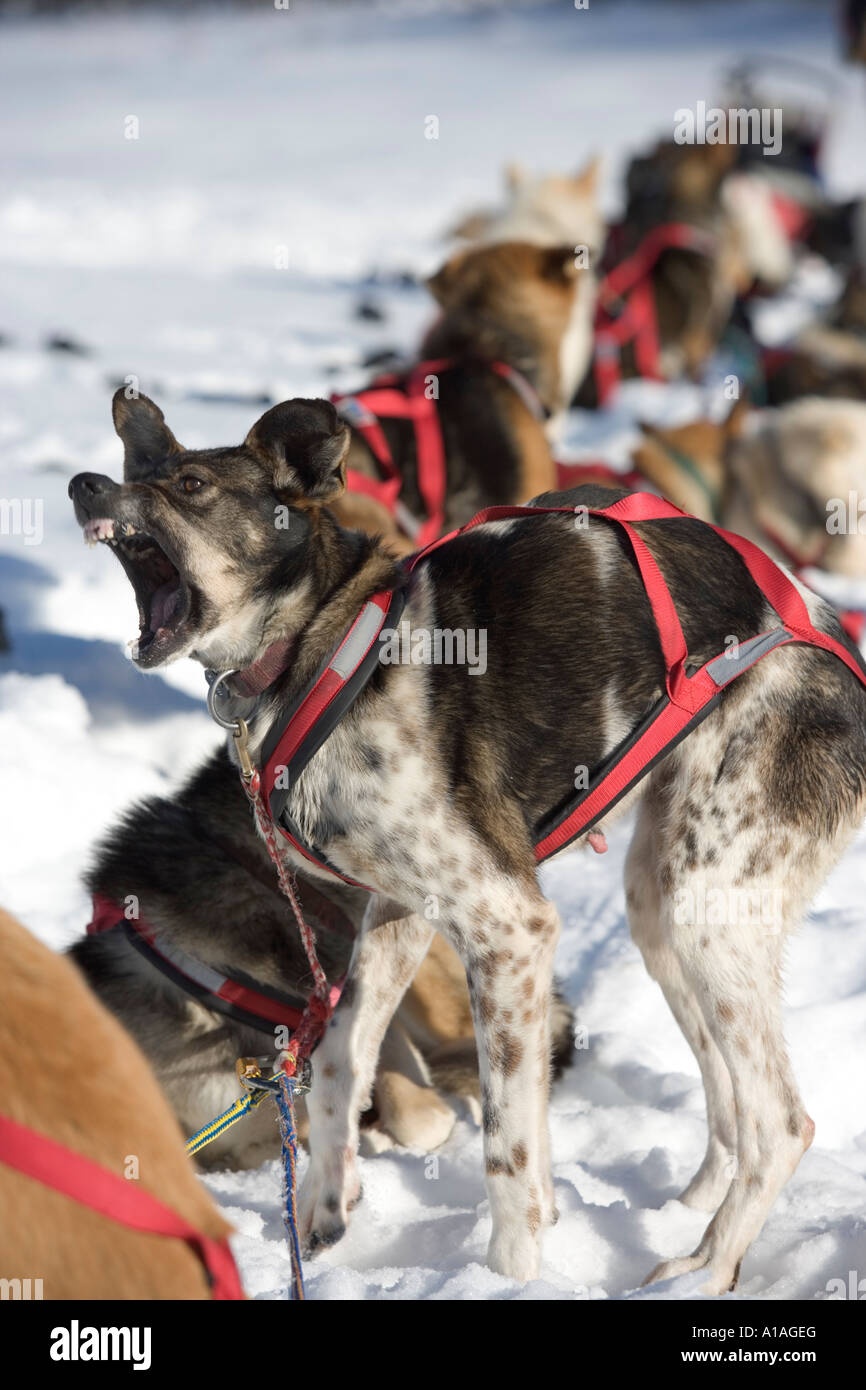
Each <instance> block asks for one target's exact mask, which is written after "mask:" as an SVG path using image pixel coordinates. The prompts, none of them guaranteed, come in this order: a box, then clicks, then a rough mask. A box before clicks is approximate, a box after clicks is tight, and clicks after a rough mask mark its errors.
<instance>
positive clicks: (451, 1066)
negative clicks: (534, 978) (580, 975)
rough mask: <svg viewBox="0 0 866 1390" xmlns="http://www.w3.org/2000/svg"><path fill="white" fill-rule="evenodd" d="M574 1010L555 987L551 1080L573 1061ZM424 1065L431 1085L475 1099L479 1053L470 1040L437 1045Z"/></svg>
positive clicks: (552, 1008)
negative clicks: (428, 1071)
mask: <svg viewBox="0 0 866 1390" xmlns="http://www.w3.org/2000/svg"><path fill="white" fill-rule="evenodd" d="M574 1030H575V1016H574V1009H573V1008H572V1007H571V1005H570V1004H569V1003H567V1002H566V1000H565V999H564V998H563V996H562V994H561V992H560V990H559V988H558V987H557V986H554V990H553V998H552V1000H551V1015H550V1066H551V1075H552V1077H553V1080H554V1081H558V1080H559V1078H560V1077H561V1076H562V1073H563V1071H564V1070H565V1068H566V1067H570V1066H571V1065H572V1063H573V1061H574ZM426 1060H427V1065H428V1067H429V1068H430V1075H431V1078H432V1080H433V1084H434V1086H436V1087H437V1089H439V1090H440V1091H446V1092H447V1093H448V1094H450V1095H454V1096H463V1097H465V1098H467V1099H473V1100H477V1099H478V1098H479V1095H480V1087H479V1082H478V1053H477V1052H476V1049H475V1040H474V1039H473V1038H455V1039H454V1040H453V1041H451V1042H446V1043H440V1044H439V1046H438V1047H434V1048H433V1050H432V1051H431V1052H429V1053H428V1054H427V1058H426Z"/></svg>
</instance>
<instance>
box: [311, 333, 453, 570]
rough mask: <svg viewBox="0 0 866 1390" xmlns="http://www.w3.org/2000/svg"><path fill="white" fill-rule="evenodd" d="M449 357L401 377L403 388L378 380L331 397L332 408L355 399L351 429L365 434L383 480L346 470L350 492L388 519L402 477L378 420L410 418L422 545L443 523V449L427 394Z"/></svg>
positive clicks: (432, 401) (422, 364) (392, 377)
mask: <svg viewBox="0 0 866 1390" xmlns="http://www.w3.org/2000/svg"><path fill="white" fill-rule="evenodd" d="M452 365H453V363H452V362H451V360H450V358H445V357H443V358H437V359H434V360H431V361H427V362H419V363H418V364H417V366H415V367H413V368H412V371H411V372H410V373H409V375H408V376H407V377H406V379H405V390H404V389H399V386H398V383H399V382H400V378H399V377H398V376H396V375H393V374H391V375H388V376H383V377H380V378H379V379H378V380H377V381H376V382H374V383H373V385H372V386H368V387H367V389H366V390H364V391H358V392H356V393H354V394H353V395H349V396H341V395H337V396H332V397H331V400H332V401H333V402H334V404H335V405H338V406H339V405H340V404H341V403H342V402H345V401H355V402H357V403H358V405H359V406H360V407H361V410H362V412H366V414H362V415H361V416H360V418H359V419H357V420H354V419H353V420H352V422H351V423H352V425H353V427H354V428H355V429H356V430H357V431H358V433H359V434H361V435H362V436H363V438H364V439H365V440H366V442H367V445H368V447H369V449H370V452H371V453H372V455H373V457H374V458H375V460H376V462H377V463H378V464H379V467H380V468H381V469H382V472H383V473H384V474H385V477H384V478H369V477H367V475H366V474H364V473H359V472H358V471H357V469H354V468H350V469H349V470H348V472H347V474H346V483H347V486H348V488H349V491H350V492H362V493H364V494H365V495H366V496H368V497H373V498H375V499H376V500H377V501H378V502H380V503H381V504H382V506H383V507H385V508H386V510H387V511H389V512H390V513H391V514H392V515H393V513H394V510H395V508H396V505H397V501H398V498H399V496H400V491H401V488H402V485H403V484H402V479H401V477H400V474H399V473H398V471H397V467H396V465H395V463H394V459H393V457H392V455H391V450H390V448H389V447H388V441H387V439H386V438H385V431H384V430H383V429H382V426H381V424H380V423H379V422H380V420H410V421H411V422H412V426H413V429H414V431H415V451H416V457H417V464H418V490H419V492H420V493H421V498H422V500H423V502H424V507H425V510H426V514H427V515H426V519H425V520H424V521H423V522H422V523H421V525H420V526H419V528H418V532H417V535H416V536H415V539H416V540H417V541H418V543H419V544H420V545H422V546H423V545H426V544H427V543H428V542H429V541H431V540H433V538H434V537H435V536H437V535H438V534H439V532H440V531H441V530H442V527H443V525H444V522H445V491H446V485H447V478H446V471H445V445H444V443H443V440H442V428H441V426H440V424H439V411H438V409H437V407H436V400H435V398H433V397H431V396H429V395H428V394H427V392H428V377H431V376H436V375H437V374H438V373H439V372H442V371H445V370H446V369H447V368H448V367H450V366H452Z"/></svg>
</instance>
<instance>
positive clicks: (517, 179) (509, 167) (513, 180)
mask: <svg viewBox="0 0 866 1390" xmlns="http://www.w3.org/2000/svg"><path fill="white" fill-rule="evenodd" d="M503 176H504V179H505V191H506V193H510V194H511V196H512V198H513V197H514V195H515V193H519V192H520V189H521V188H522V187H523V185H524V184H525V183H526V181H527V174H526V170H525V169H524V167H523V165H522V164H520V163H518V161H517V160H516V159H512V161H511V163H510V164H506V166H505V169H504V171H503Z"/></svg>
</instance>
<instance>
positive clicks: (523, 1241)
mask: <svg viewBox="0 0 866 1390" xmlns="http://www.w3.org/2000/svg"><path fill="white" fill-rule="evenodd" d="M487 1263H488V1265H489V1266H490V1268H491V1269H492V1270H493V1272H494V1274H503V1275H504V1276H505V1278H506V1279H517V1280H519V1282H520V1283H521V1284H526V1283H528V1281H529V1280H530V1279H537V1278H538V1270H539V1265H540V1263H541V1260H540V1255H539V1250H538V1242H537V1240H535V1239H534V1237H533V1236H531V1235H529V1233H527V1234H526V1235H518V1234H502V1235H499V1236H497V1235H494V1236H493V1237H492V1238H491V1241H490V1245H489V1247H488V1250H487Z"/></svg>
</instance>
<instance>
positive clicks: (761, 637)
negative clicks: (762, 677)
mask: <svg viewBox="0 0 866 1390" xmlns="http://www.w3.org/2000/svg"><path fill="white" fill-rule="evenodd" d="M791 635H792V634H791V633H790V632H789V631H788V629H787V628H784V627H774V628H773V630H772V632H761V633H759V634H758V636H757V637H750V638H749V639H748V641H747V642H740V643H738V645H737V646H736V647H732V648H731V650H730V651H729V652H722V655H721V656H717V657H715V658H714V660H713V661H708V662H707V667H706V669H707V671H708V672H709V674H710V675H711V676H712V678H713V680H714V681H715V683H716V685H718V686H723V685H728V684H729V682H730V681H732V680H733V679H734V677H735V676H739V675H741V674H742V672H743V671H745V670H747V669H748V667H749V666H751V665H753V663H754V662H756V661H759V660H760V659H761V657H762V656H766V654H767V652H771V651H772V650H773V648H774V647H778V646H779V645H780V644H781V643H782V642H790V640H791Z"/></svg>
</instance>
